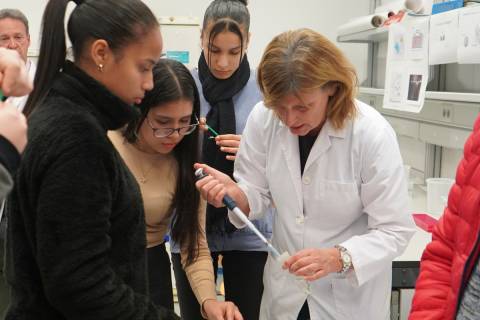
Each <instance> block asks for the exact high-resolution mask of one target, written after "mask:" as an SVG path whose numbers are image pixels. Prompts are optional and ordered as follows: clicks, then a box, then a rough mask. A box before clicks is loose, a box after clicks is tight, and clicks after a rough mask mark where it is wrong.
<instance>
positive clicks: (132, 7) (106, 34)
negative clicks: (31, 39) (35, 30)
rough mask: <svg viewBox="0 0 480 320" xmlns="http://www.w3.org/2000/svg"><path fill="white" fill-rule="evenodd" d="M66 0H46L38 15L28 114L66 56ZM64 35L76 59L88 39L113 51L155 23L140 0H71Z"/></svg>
mask: <svg viewBox="0 0 480 320" xmlns="http://www.w3.org/2000/svg"><path fill="white" fill-rule="evenodd" d="M69 2H70V1H69V0H50V1H48V3H47V6H46V8H45V11H44V13H43V18H42V34H41V44H40V54H39V57H38V66H37V72H36V74H35V79H34V82H33V83H34V89H33V91H32V92H31V94H30V96H29V98H28V100H27V103H26V105H25V109H24V113H25V114H26V115H27V116H28V115H30V114H31V113H32V112H33V110H34V109H35V107H36V106H37V105H38V104H39V103H41V101H42V100H43V99H44V98H45V96H46V95H47V94H48V91H49V90H50V88H51V86H52V84H53V81H54V79H55V78H56V76H57V75H58V73H59V72H61V70H62V68H63V66H64V64H65V60H66V40H65V27H64V19H65V11H66V8H67V5H68V3H69ZM75 3H77V7H76V8H75V9H74V10H73V12H72V14H71V16H70V19H69V21H68V25H67V30H68V36H69V37H70V40H71V42H72V49H73V55H74V58H75V60H76V61H78V60H80V59H81V58H82V54H83V53H84V51H85V49H86V48H85V47H86V45H87V43H88V42H89V41H90V40H96V39H104V40H105V41H107V42H108V45H109V46H110V48H111V49H112V50H113V51H114V53H118V54H121V50H122V49H123V48H124V47H126V46H127V45H128V44H131V43H134V42H136V41H137V39H139V38H141V37H142V35H145V34H147V33H148V32H149V31H151V30H152V29H153V28H155V27H158V26H159V24H158V21H157V19H156V18H155V16H154V15H153V13H152V11H150V9H149V8H148V7H147V6H146V5H145V4H144V3H143V2H142V1H141V0H85V1H83V0H75Z"/></svg>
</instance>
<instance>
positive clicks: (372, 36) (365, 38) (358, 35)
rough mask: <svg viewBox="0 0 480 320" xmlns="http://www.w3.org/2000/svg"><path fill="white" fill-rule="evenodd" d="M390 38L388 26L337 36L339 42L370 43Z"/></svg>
mask: <svg viewBox="0 0 480 320" xmlns="http://www.w3.org/2000/svg"><path fill="white" fill-rule="evenodd" d="M386 40H388V28H387V27H379V28H374V29H370V30H366V31H360V32H355V33H350V34H344V35H339V36H337V41H338V42H350V43H369V42H380V41H386Z"/></svg>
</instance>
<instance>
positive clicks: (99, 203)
mask: <svg viewBox="0 0 480 320" xmlns="http://www.w3.org/2000/svg"><path fill="white" fill-rule="evenodd" d="M106 153H108V151H105V150H103V149H102V146H98V145H96V143H83V144H82V145H75V146H73V147H72V148H71V150H69V151H68V152H65V153H64V154H62V155H61V156H60V157H59V158H58V159H57V160H55V162H54V163H53V164H52V165H51V166H50V168H49V169H48V170H47V172H45V174H44V176H43V180H42V183H41V191H40V193H39V196H38V206H37V213H36V215H37V221H36V231H37V235H36V239H37V241H36V246H37V257H36V259H37V263H38V265H39V269H40V274H41V278H42V283H43V286H44V291H45V294H46V296H47V299H48V301H49V302H50V303H51V304H52V305H53V306H54V307H55V308H56V309H57V310H59V312H61V313H62V314H63V315H64V316H65V318H67V319H79V320H80V319H81V320H89V319H92V320H93V319H95V320H102V319H116V320H122V319H128V320H131V319H178V317H177V316H176V315H175V314H174V313H173V312H171V311H168V310H166V309H162V308H160V307H159V308H156V307H155V306H154V305H153V304H152V303H151V302H150V300H149V299H148V297H146V296H144V295H142V294H138V293H136V292H134V291H133V290H132V288H131V287H130V286H128V285H127V284H126V283H125V282H124V281H123V280H122V278H120V277H119V276H118V274H117V273H116V272H115V270H114V268H112V266H111V264H110V259H111V254H112V252H111V243H112V240H113V239H112V238H111V237H110V233H111V231H112V230H110V227H111V225H110V223H111V217H110V215H111V210H112V207H114V203H112V194H111V187H112V186H111V185H110V183H111V182H110V181H109V176H108V172H109V171H108V168H107V167H106V165H105V164H106V163H107V162H106V161H105V159H106V158H107V157H108V155H107V154H106ZM118 219H121V217H118ZM126 254H128V253H126ZM126 259H128V257H127V258H126ZM138 272H145V270H138Z"/></svg>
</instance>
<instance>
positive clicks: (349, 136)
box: [196, 29, 414, 320]
mask: <svg viewBox="0 0 480 320" xmlns="http://www.w3.org/2000/svg"><path fill="white" fill-rule="evenodd" d="M258 82H259V85H260V88H261V91H262V93H263V95H264V102H261V103H259V104H257V105H256V106H255V108H254V110H253V111H252V113H251V115H250V117H249V119H248V122H247V125H246V128H245V131H244V136H243V139H242V142H241V146H240V148H239V152H238V153H237V158H236V161H235V178H236V180H237V183H235V182H234V181H232V180H231V179H230V178H229V177H228V176H226V175H224V174H222V173H220V172H218V171H216V170H214V169H212V168H210V167H208V166H206V165H203V164H197V165H196V167H203V168H204V169H205V171H206V173H208V174H209V175H210V176H208V177H206V178H204V179H202V180H200V181H198V182H197V187H198V188H199V190H200V191H201V192H202V195H203V196H204V197H205V198H206V199H207V200H208V201H209V202H210V203H211V204H213V205H215V206H221V205H222V203H221V199H222V198H223V196H224V195H225V194H226V193H228V194H229V195H230V196H232V198H234V200H235V201H236V202H237V204H238V206H239V207H240V208H241V209H242V210H243V211H244V212H245V213H246V214H247V215H248V216H249V219H250V220H254V219H258V218H260V217H261V214H262V212H265V211H266V208H267V207H268V206H269V205H270V203H273V204H274V205H275V206H276V208H277V214H276V216H275V217H274V225H273V239H272V242H273V245H274V247H276V248H277V249H278V250H279V251H280V252H285V251H287V252H288V253H289V254H290V255H291V257H290V258H288V259H287V260H286V261H285V262H282V263H278V262H277V261H275V260H274V259H273V258H272V257H271V256H269V258H268V260H267V264H266V266H265V273H264V294H263V298H262V306H261V315H260V319H271V320H273V319H275V320H276V319H292V320H294V319H310V318H311V319H337V320H339V319H369V320H376V319H385V320H386V319H389V318H390V316H389V305H390V291H391V278H392V273H391V266H392V260H393V259H394V258H395V257H397V256H399V255H400V254H401V253H402V252H403V250H404V249H405V247H406V246H407V244H408V241H409V239H410V237H411V236H412V234H413V232H414V224H413V220H412V218H411V215H410V214H409V212H408V208H407V187H406V181H405V177H404V170H403V165H402V159H401V155H400V152H399V148H398V144H397V141H396V137H395V133H394V131H393V129H392V128H391V126H390V125H389V124H388V123H387V122H386V121H385V119H384V118H383V117H382V116H381V115H380V114H379V113H378V112H377V111H375V110H374V109H373V108H372V107H370V106H368V105H366V104H364V103H361V102H360V101H357V100H355V99H354V95H355V90H356V74H355V71H354V69H353V67H352V66H351V64H350V63H349V62H348V61H347V59H346V58H345V57H344V55H343V54H342V52H341V51H340V50H339V49H338V48H337V47H335V45H334V44H333V43H331V42H330V41H329V40H327V39H326V38H325V37H323V36H321V35H320V34H318V33H316V32H315V31H312V30H309V29H300V30H296V31H289V32H286V33H283V34H280V35H279V36H277V37H275V38H274V39H273V40H272V42H271V43H270V44H269V45H268V46H267V48H266V50H265V52H264V54H263V57H262V61H261V62H260V66H259V68H258ZM229 215H230V220H231V222H232V223H233V224H234V225H236V226H237V227H242V226H244V225H243V224H242V223H241V221H240V220H239V219H238V218H236V217H235V216H234V215H233V214H232V213H230V214H229Z"/></svg>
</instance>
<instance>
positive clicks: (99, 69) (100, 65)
mask: <svg viewBox="0 0 480 320" xmlns="http://www.w3.org/2000/svg"><path fill="white" fill-rule="evenodd" d="M97 68H98V71H100V72H103V64H101V63H99V64H98V65H97Z"/></svg>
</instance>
